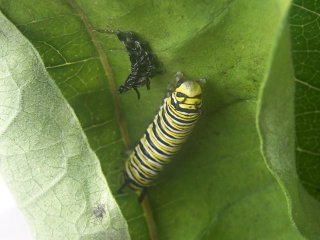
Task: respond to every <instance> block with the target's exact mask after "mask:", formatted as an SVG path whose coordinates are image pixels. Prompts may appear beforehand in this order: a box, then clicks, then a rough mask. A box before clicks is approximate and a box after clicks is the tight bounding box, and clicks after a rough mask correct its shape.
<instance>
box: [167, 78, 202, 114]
mask: <svg viewBox="0 0 320 240" xmlns="http://www.w3.org/2000/svg"><path fill="white" fill-rule="evenodd" d="M172 94H173V98H174V100H175V101H176V103H177V104H178V105H179V107H180V108H182V109H185V110H188V111H192V110H197V111H198V110H199V109H200V108H201V106H202V95H201V94H202V89H201V86H200V84H199V82H197V81H189V80H188V81H184V82H183V81H178V83H177V87H176V89H175V91H174V92H173V93H172Z"/></svg>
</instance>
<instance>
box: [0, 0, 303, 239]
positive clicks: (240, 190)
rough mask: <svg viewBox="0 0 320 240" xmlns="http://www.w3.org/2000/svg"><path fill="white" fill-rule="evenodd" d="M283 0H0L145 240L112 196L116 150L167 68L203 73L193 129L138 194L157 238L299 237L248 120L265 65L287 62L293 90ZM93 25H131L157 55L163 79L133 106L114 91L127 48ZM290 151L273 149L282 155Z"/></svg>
mask: <svg viewBox="0 0 320 240" xmlns="http://www.w3.org/2000/svg"><path fill="white" fill-rule="evenodd" d="M289 5H290V1H289V0H283V1H278V0H271V1H256V0H238V1H232V0H223V1H186V0H181V1H166V0H165V1H158V2H155V1H153V2H149V1H138V0H133V1H113V0H108V1H103V0H96V1H84V0H78V1H75V0H69V1H58V0H56V1H49V0H45V1H35V0H15V1H10V0H0V8H1V10H2V11H3V13H4V14H5V15H6V16H7V17H8V18H9V19H10V20H11V21H12V22H13V24H15V25H16V26H17V27H18V28H19V29H20V31H21V32H22V33H23V34H24V35H25V36H26V37H27V38H28V40H29V41H30V42H31V43H32V44H33V45H34V46H35V48H36V49H37V51H38V52H39V53H40V55H41V57H42V59H43V61H44V63H45V66H46V68H47V71H48V72H49V73H50V75H51V76H52V78H53V79H54V81H55V83H56V84H57V85H58V87H59V88H60V90H61V91H62V93H63V95H64V97H65V98H66V99H67V101H68V102H69V104H70V105H71V106H72V108H73V109H74V111H75V113H76V115H77V117H78V119H79V121H80V123H81V126H82V130H83V131H84V133H85V135H86V136H87V137H88V140H89V143H90V146H91V147H92V149H93V150H94V151H95V153H96V154H97V156H98V157H99V160H100V163H101V166H102V169H103V171H104V174H105V176H106V179H107V181H108V184H109V186H110V188H111V190H112V191H113V193H114V196H115V197H116V199H117V202H118V204H119V206H120V208H121V210H122V213H123V214H124V216H125V218H126V220H127V223H128V225H129V230H130V234H131V238H132V239H149V233H148V230H147V227H146V226H147V224H146V221H145V219H144V216H143V212H142V209H141V206H140V205H139V203H138V202H137V199H136V195H135V194H133V193H131V192H129V191H128V192H125V193H123V194H120V195H117V194H116V190H117V189H118V188H119V186H120V179H121V174H122V171H123V169H124V162H125V160H126V158H127V149H126V147H125V145H131V147H133V146H134V144H135V143H136V142H137V141H138V140H139V138H140V137H141V136H142V134H143V133H144V131H145V129H146V128H147V126H148V124H149V123H150V122H151V121H152V119H153V117H154V115H155V114H156V112H157V110H158V108H159V105H160V104H161V101H162V99H163V97H164V96H165V92H166V89H167V88H168V86H169V85H170V84H172V83H174V74H175V72H177V71H182V72H183V73H184V74H185V75H186V76H188V77H190V78H193V79H197V78H206V79H207V84H206V86H205V89H204V108H203V114H202V116H201V119H200V121H199V122H198V124H197V126H196V127H195V129H194V133H193V134H192V135H191V136H190V138H189V140H188V141H187V143H186V145H185V146H184V147H183V148H182V149H181V151H180V152H179V154H178V155H177V156H176V157H175V158H174V161H173V163H172V164H171V165H169V166H168V168H167V169H166V170H165V171H164V173H163V174H161V176H160V178H159V180H158V182H157V184H156V186H155V187H153V188H152V189H150V191H149V199H150V204H151V209H152V211H153V214H154V218H155V222H156V226H157V230H158V237H159V239H172V240H180V239H183V240H185V239H187V240H188V239H191V240H192V239H232V240H234V239H245V240H247V239H290V240H291V239H303V237H302V236H301V235H300V233H299V232H298V230H297V229H296V228H295V227H294V226H293V223H292V221H291V220H290V218H289V214H288V207H287V203H286V198H285V195H284V194H283V191H282V189H281V188H280V187H279V185H278V183H277V181H276V179H275V178H274V177H273V176H272V174H270V172H269V170H268V169H267V167H266V164H265V162H264V160H263V156H262V154H261V151H260V138H259V135H258V131H257V127H256V115H257V111H258V110H259V108H260V105H259V104H260V102H259V103H258V98H259V96H265V95H263V94H261V95H259V89H260V88H261V85H263V84H264V86H267V84H266V83H267V82H270V81H277V79H278V77H277V78H276V79H275V78H273V77H272V78H270V76H271V75H270V74H269V73H270V69H272V68H271V67H270V66H271V63H272V62H277V63H279V64H282V63H286V64H284V65H283V67H284V68H285V74H284V75H283V76H281V78H283V79H282V80H283V81H284V82H285V83H283V84H288V89H292V86H293V82H290V80H292V78H290V76H288V75H287V74H286V73H287V71H288V72H290V70H291V69H290V64H289V63H288V62H286V61H288V55H281V54H280V55H279V54H274V53H275V52H277V50H276V49H277V48H276V46H278V45H277V44H278V42H279V35H280V33H281V32H282V31H283V26H284V25H285V24H286V16H287V12H288V9H289ZM0 27H1V26H0ZM94 28H99V29H101V28H108V29H121V30H131V31H134V32H137V33H138V34H139V35H140V36H141V37H142V38H144V39H146V40H147V41H148V42H149V44H150V46H151V48H152V49H153V51H154V53H155V54H156V55H157V56H158V58H159V59H160V61H161V62H162V64H163V67H164V70H165V72H164V74H162V75H160V76H157V77H155V78H153V79H152V80H151V81H152V82H151V90H150V91H147V90H146V89H144V88H143V89H141V100H140V101H138V100H137V97H136V95H135V93H134V91H131V92H128V93H126V94H124V95H121V96H119V95H117V92H116V86H119V85H120V84H122V83H123V82H124V80H125V79H126V77H127V75H128V74H129V68H130V63H129V59H128V55H127V53H126V51H125V50H124V47H123V46H122V44H121V43H120V42H119V41H118V39H117V38H116V36H114V35H106V34H100V33H97V32H95V31H92V30H93V29H94ZM284 44H285V47H288V42H285V43H284ZM280 66H281V65H280ZM268 76H269V77H268ZM264 82H266V83H264ZM262 93H263V92H262ZM289 93H292V92H290V91H289ZM289 97H290V96H289ZM282 101H286V99H285V98H280V100H279V102H281V103H282ZM261 103H263V101H262V102H261ZM38 104H42V105H41V106H42V107H43V108H46V107H47V108H48V104H45V103H42V101H41V100H39V102H38ZM291 107H293V106H291ZM280 110H282V109H280ZM291 110H292V109H289V110H288V111H289V112H288V116H287V117H288V118H289V117H292V115H290V111H291ZM291 120H292V119H291ZM289 130H290V129H289ZM289 130H288V131H289ZM289 132H290V131H289ZM290 136H291V135H290ZM129 140H130V142H131V144H129ZM271 148H272V146H271ZM292 150H293V149H292V146H291V145H288V146H287V147H285V148H283V151H284V152H286V153H287V154H292ZM275 151H277V149H275ZM275 154H276V152H275ZM111 222H112V220H111Z"/></svg>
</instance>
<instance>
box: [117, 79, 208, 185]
mask: <svg viewBox="0 0 320 240" xmlns="http://www.w3.org/2000/svg"><path fill="white" fill-rule="evenodd" d="M177 80H178V82H177V86H176V89H175V90H174V91H173V92H172V93H171V95H170V96H169V97H167V98H166V99H164V102H163V105H162V106H161V107H160V110H159V112H158V114H157V115H156V117H155V118H154V120H153V122H152V123H151V124H150V125H149V127H148V128H147V130H146V132H145V134H144V135H143V137H142V138H141V139H140V141H139V143H138V144H137V146H136V147H135V148H134V150H133V152H132V153H131V155H130V156H129V159H128V160H127V161H126V168H125V173H124V183H123V185H122V187H121V188H120V190H119V191H122V189H123V188H124V187H125V186H129V187H130V188H131V189H133V190H145V189H147V188H148V187H150V186H151V185H152V184H153V181H154V179H155V178H156V177H157V175H158V173H159V172H160V171H161V169H162V168H163V167H164V165H166V164H167V163H169V162H170V159H171V157H172V156H173V155H174V154H175V153H176V152H177V151H178V150H179V149H180V147H181V145H182V143H183V142H184V141H185V140H186V138H187V136H188V135H189V134H190V133H191V131H192V129H193V127H194V125H195V123H196V121H197V120H198V118H199V116H200V112H201V106H202V95H201V93H202V89H201V86H200V84H199V82H197V81H182V74H181V73H180V74H177Z"/></svg>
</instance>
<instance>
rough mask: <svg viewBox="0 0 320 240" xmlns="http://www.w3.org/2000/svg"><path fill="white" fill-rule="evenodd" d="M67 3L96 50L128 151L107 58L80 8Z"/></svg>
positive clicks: (125, 129) (123, 121) (75, 4)
mask: <svg viewBox="0 0 320 240" xmlns="http://www.w3.org/2000/svg"><path fill="white" fill-rule="evenodd" d="M67 2H68V3H69V5H70V6H71V8H72V9H73V10H74V11H75V12H76V13H77V14H78V15H79V17H80V19H81V21H82V22H83V24H84V26H85V29H86V30H87V32H88V34H89V36H90V39H91V40H92V43H93V45H94V47H95V48H96V50H97V53H98V55H99V61H100V63H101V65H102V67H103V70H104V74H105V76H106V78H107V80H108V84H109V87H110V92H111V96H112V100H113V104H114V107H115V111H116V115H117V116H116V117H117V122H118V125H119V128H120V132H121V136H122V138H123V141H124V144H125V146H126V148H127V149H130V139H129V134H128V129H127V126H126V123H125V119H124V114H123V111H122V109H121V104H120V98H119V96H118V94H117V90H116V84H115V81H114V77H113V73H112V70H111V67H110V65H109V62H108V58H107V56H106V54H105V52H104V50H103V48H102V45H101V44H100V41H99V40H98V38H97V36H96V33H95V31H94V28H93V27H92V25H91V23H90V21H89V19H88V17H87V16H86V14H85V13H84V12H83V11H82V9H81V8H80V6H79V5H78V4H77V3H76V2H75V1H74V0H67Z"/></svg>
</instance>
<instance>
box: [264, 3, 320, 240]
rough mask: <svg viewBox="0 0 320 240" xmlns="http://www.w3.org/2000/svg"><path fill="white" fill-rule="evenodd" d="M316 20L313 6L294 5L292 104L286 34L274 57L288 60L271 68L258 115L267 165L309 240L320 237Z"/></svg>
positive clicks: (319, 45)
mask: <svg viewBox="0 0 320 240" xmlns="http://www.w3.org/2000/svg"><path fill="white" fill-rule="evenodd" d="M319 16H320V13H319V6H317V2H316V1H295V2H294V3H293V6H292V9H291V12H290V28H291V42H292V58H293V64H294V70H295V76H294V80H295V83H296V92H295V100H294V93H293V86H292V81H288V80H291V77H290V76H292V72H291V71H290V67H289V65H290V56H289V55H288V53H289V51H290V49H289V48H288V45H287V39H288V38H289V35H288V31H287V32H286V33H287V34H286V35H285V36H283V42H282V43H281V44H280V46H279V49H280V51H279V53H278V54H279V55H282V56H287V61H286V62H287V64H285V62H284V63H282V64H281V63H280V62H277V61H275V62H274V63H273V65H272V67H271V71H270V76H269V79H268V80H267V82H266V85H265V88H264V91H263V94H264V96H263V98H262V106H261V113H260V127H261V129H262V131H261V133H262V138H263V141H264V146H263V149H264V152H265V156H266V159H267V163H268V164H269V166H270V168H271V170H272V171H273V172H274V174H275V175H276V177H277V178H278V180H279V182H280V184H282V185H283V186H284V190H285V191H286V195H287V197H288V202H289V204H290V208H291V211H292V217H293V220H294V221H295V222H296V224H297V226H298V227H299V229H300V231H301V232H302V233H303V234H304V235H305V236H306V237H308V238H309V239H319V236H320V229H319V226H320V217H319V216H320V203H319V200H320V194H319V193H320V192H319V184H320V178H319V176H320V169H319V156H320V153H319V136H320V135H319V127H318V125H319V123H320V122H319V117H318V115H319V110H318V105H319V99H320V98H319V97H320V94H319V89H320V88H319V86H320V85H319V81H317V80H319V73H318V68H319V63H320V61H319V51H320V37H319V30H320V29H319ZM276 59H277V58H276ZM285 76H287V77H285ZM292 78H293V77H292ZM279 99H281V101H279ZM294 103H295V105H294V106H293V104H294ZM293 110H295V113H294V112H293ZM294 114H295V118H294ZM294 119H295V125H294ZM294 130H295V131H294ZM288 149H292V150H291V151H287V150H288Z"/></svg>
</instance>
